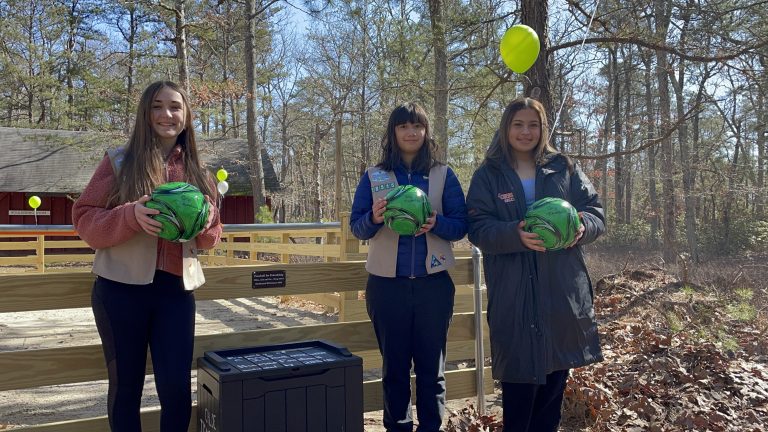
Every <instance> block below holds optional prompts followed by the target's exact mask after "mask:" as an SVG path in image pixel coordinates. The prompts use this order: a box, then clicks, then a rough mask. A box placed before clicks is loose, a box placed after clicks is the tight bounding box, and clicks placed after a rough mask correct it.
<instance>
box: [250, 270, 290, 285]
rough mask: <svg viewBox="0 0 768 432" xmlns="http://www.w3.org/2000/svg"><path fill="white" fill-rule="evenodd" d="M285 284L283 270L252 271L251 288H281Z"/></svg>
mask: <svg viewBox="0 0 768 432" xmlns="http://www.w3.org/2000/svg"><path fill="white" fill-rule="evenodd" d="M284 286H285V270H267V271H255V272H253V279H252V282H251V288H253V289H257V288H282V287H284Z"/></svg>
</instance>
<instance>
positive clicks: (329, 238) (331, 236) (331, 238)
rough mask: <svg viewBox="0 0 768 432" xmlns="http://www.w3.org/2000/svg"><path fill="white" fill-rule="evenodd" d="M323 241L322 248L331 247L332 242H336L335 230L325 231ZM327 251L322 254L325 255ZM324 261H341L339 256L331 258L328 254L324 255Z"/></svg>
mask: <svg viewBox="0 0 768 432" xmlns="http://www.w3.org/2000/svg"><path fill="white" fill-rule="evenodd" d="M342 229H343V228H342ZM323 242H324V243H325V244H324V246H323V249H324V250H328V249H330V248H331V245H332V244H336V242H337V236H336V233H335V232H331V231H326V233H325V238H324V239H323ZM326 253H327V252H323V255H325V254H326ZM324 258H325V262H333V261H341V256H339V257H338V258H333V257H329V256H325V257H324Z"/></svg>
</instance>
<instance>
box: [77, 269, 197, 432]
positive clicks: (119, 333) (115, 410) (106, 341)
mask: <svg viewBox="0 0 768 432" xmlns="http://www.w3.org/2000/svg"><path fill="white" fill-rule="evenodd" d="M91 301H92V306H93V315H94V317H95V319H96V327H97V328H98V329H99V335H100V336H101V343H102V347H103V349H104V357H105V359H106V362H107V372H108V375H109V391H108V395H107V397H108V408H107V410H108V414H109V425H110V428H111V429H112V431H115V432H117V431H128V432H135V431H141V422H140V417H139V407H140V405H141V394H142V391H143V388H144V375H145V370H146V363H147V347H149V349H150V350H151V352H152V367H153V369H154V373H155V384H156V386H157V395H158V397H159V399H160V407H161V414H160V430H161V431H163V432H172V431H179V432H182V431H183V432H186V431H187V428H188V427H189V418H190V414H191V409H192V395H191V372H190V371H191V364H192V347H193V343H194V335H195V297H194V295H193V294H192V291H185V290H184V286H183V283H182V280H181V278H180V277H178V276H174V275H172V274H170V273H166V272H162V271H158V272H156V273H155V278H154V281H153V282H152V283H151V284H149V285H129V284H124V283H120V282H115V281H112V280H109V279H105V278H102V277H98V278H96V282H95V283H94V285H93V294H92V297H91Z"/></svg>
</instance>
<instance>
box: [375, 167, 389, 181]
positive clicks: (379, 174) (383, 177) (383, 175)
mask: <svg viewBox="0 0 768 432" xmlns="http://www.w3.org/2000/svg"><path fill="white" fill-rule="evenodd" d="M387 180H389V173H388V172H386V171H381V170H376V171H373V172H371V181H374V182H377V183H378V182H385V181H387Z"/></svg>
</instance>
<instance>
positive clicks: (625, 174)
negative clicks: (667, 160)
mask: <svg viewBox="0 0 768 432" xmlns="http://www.w3.org/2000/svg"><path fill="white" fill-rule="evenodd" d="M627 49H628V53H627V54H625V55H624V89H626V95H625V97H624V101H625V103H624V123H625V125H626V133H625V135H626V140H625V141H624V143H625V145H624V147H625V148H631V146H632V142H633V141H634V137H635V131H634V129H633V128H634V122H633V121H632V105H633V103H634V98H633V94H634V92H633V91H632V72H633V71H634V70H635V64H634V51H633V47H632V46H629V47H628V48H627ZM622 167H626V170H624V169H622V176H621V177H622V182H621V183H622V185H621V188H622V190H623V191H624V223H627V224H629V223H632V169H631V168H632V154H628V155H625V156H623V157H622Z"/></svg>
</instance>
